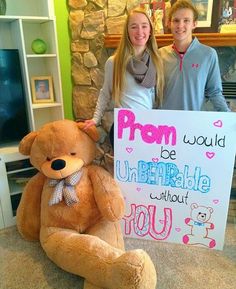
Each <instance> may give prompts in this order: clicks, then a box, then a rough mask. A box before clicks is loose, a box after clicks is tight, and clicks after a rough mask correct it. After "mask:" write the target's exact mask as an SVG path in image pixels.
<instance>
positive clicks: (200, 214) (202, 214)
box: [198, 212, 206, 221]
mask: <svg viewBox="0 0 236 289" xmlns="http://www.w3.org/2000/svg"><path fill="white" fill-rule="evenodd" d="M198 219H199V220H202V221H205V219H206V214H204V213H200V212H199V213H198Z"/></svg>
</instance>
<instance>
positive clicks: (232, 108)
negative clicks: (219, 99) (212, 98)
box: [226, 97, 236, 112]
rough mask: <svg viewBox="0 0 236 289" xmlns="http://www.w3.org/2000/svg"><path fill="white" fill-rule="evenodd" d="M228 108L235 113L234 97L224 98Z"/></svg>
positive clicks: (235, 100) (235, 99)
mask: <svg viewBox="0 0 236 289" xmlns="http://www.w3.org/2000/svg"><path fill="white" fill-rule="evenodd" d="M226 102H227V105H228V107H229V108H230V109H231V111H232V112H236V97H235V98H226Z"/></svg>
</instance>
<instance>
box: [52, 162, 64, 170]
mask: <svg viewBox="0 0 236 289" xmlns="http://www.w3.org/2000/svg"><path fill="white" fill-rule="evenodd" d="M65 166H66V162H65V161H64V160H61V159H57V160H55V161H53V162H52V164H51V168H52V169H53V170H55V171H59V170H61V169H64V167H65Z"/></svg>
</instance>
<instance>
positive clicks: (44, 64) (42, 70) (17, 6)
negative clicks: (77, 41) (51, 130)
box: [0, 0, 64, 130]
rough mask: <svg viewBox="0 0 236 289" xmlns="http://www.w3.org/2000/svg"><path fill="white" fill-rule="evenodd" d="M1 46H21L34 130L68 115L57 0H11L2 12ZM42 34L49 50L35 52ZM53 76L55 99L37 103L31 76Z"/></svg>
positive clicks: (0, 17) (21, 60) (29, 111)
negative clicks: (37, 41)
mask: <svg viewBox="0 0 236 289" xmlns="http://www.w3.org/2000/svg"><path fill="white" fill-rule="evenodd" d="M0 35H1V37H0V48H1V49H18V50H19V54H20V62H21V69H22V73H23V81H24V88H25V94H26V102H27V111H28V120H29V125H30V129H31V130H37V129H38V128H39V127H41V126H42V125H43V124H45V123H47V122H50V121H54V120H58V119H63V118H64V110H63V98H62V87H61V75H60V65H59V56H58V47H57V34H56V23H55V16H54V5H53V0H41V1H37V0H31V1H28V0H18V1H15V0H7V11H6V15H4V16H0ZM36 38H41V39H43V40H44V41H45V42H46V43H47V51H46V53H45V54H34V52H33V51H32V50H31V43H32V41H33V40H34V39H36ZM35 76H52V79H53V89H54V103H45V104H40V105H39V104H33V103H32V90H31V77H35Z"/></svg>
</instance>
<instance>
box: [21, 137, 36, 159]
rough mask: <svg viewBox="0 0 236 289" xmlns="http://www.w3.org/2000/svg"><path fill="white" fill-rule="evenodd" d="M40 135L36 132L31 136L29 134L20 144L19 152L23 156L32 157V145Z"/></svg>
mask: <svg viewBox="0 0 236 289" xmlns="http://www.w3.org/2000/svg"><path fill="white" fill-rule="evenodd" d="M37 135H38V133H37V132H36V131H32V132H30V133H29V134H27V135H26V136H25V137H24V138H23V139H22V140H21V141H20V144H19V152H20V153H21V154H23V155H26V156H28V155H30V151H31V147H32V144H33V142H34V140H35V138H36V136H37Z"/></svg>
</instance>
